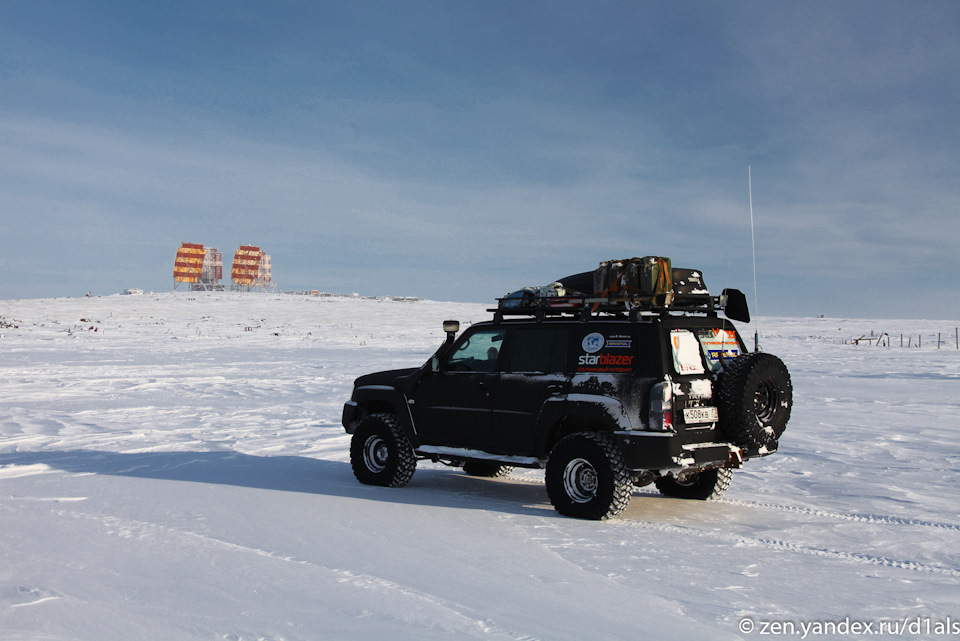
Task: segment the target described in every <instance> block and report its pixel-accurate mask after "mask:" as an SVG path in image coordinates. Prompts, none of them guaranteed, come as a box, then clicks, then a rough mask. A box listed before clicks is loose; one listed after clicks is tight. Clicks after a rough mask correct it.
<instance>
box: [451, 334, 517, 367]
mask: <svg viewBox="0 0 960 641" xmlns="http://www.w3.org/2000/svg"><path fill="white" fill-rule="evenodd" d="M505 335H506V333H505V332H504V331H503V330H502V329H499V328H496V327H491V328H488V329H483V330H480V331H477V332H474V333H473V334H471V335H470V336H468V337H467V338H466V340H464V341H463V342H462V343H460V345H459V346H458V347H457V349H456V350H455V351H454V352H453V353H452V354H450V356H449V358H448V359H447V367H446V369H447V371H450V372H495V371H496V370H497V360H498V359H499V357H500V347H501V345H503V338H504V336H505Z"/></svg>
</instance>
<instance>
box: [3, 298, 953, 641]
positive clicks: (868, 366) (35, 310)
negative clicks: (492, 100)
mask: <svg viewBox="0 0 960 641" xmlns="http://www.w3.org/2000/svg"><path fill="white" fill-rule="evenodd" d="M486 307H487V306H486V305H481V304H462V303H441V302H431V301H417V302H411V301H395V300H389V299H388V300H365V299H353V298H337V297H333V298H320V297H311V296H294V295H281V294H253V293H251V294H237V293H184V292H176V293H165V294H150V295H144V296H107V297H90V298H75V299H35V300H16V301H13V300H8V301H0V334H2V338H0V639H2V640H3V641H13V640H21V639H23V640H27V639H29V640H48V639H51V640H53V639H56V640H61V639H81V640H89V641H109V640H114V639H115V640H118V641H119V640H123V641H131V640H136V639H149V640H167V639H169V640H184V639H222V640H230V641H253V640H269V641H281V640H286V641H293V640H320V639H374V638H385V639H392V640H405V639H410V640H414V639H415V640H417V641H421V640H429V639H483V640H490V641H500V640H518V641H520V640H522V641H534V640H541V641H552V640H561V639H570V640H578V641H583V640H587V639H591V640H593V639H597V640H605V639H631V640H634V639H648V638H656V639H692V638H698V639H736V638H743V639H750V638H765V637H766V638H769V637H770V636H780V637H784V638H793V639H799V638H807V639H815V638H867V637H868V636H869V637H870V638H955V639H956V638H960V625H958V624H957V623H956V622H958V621H960V438H958V434H960V350H957V349H956V346H955V344H954V331H955V329H954V328H955V327H956V326H957V325H958V324H960V323H958V322H957V321H919V320H904V321H892V320H862V319H843V320H839V319H821V318H808V319H784V318H762V319H760V321H759V328H760V331H761V334H762V347H763V348H764V349H765V350H766V351H770V352H773V353H775V354H777V355H779V356H780V357H781V358H783V360H784V361H785V362H786V363H787V365H788V367H789V368H790V371H791V374H792V376H793V381H794V386H795V407H794V411H793V416H792V419H791V422H790V425H789V426H788V428H787V431H786V433H785V434H784V436H783V438H782V441H781V449H780V452H779V453H778V454H777V455H775V456H771V457H768V458H765V459H760V460H755V461H750V462H748V463H747V465H746V466H745V467H744V468H743V469H741V470H738V471H737V472H736V473H735V474H734V479H733V484H732V486H731V488H730V490H729V491H728V492H727V494H726V495H725V496H724V498H723V499H722V500H720V501H716V502H697V501H683V500H676V499H667V498H663V497H660V496H659V495H658V494H657V493H656V491H655V490H654V489H651V488H639V489H637V490H636V491H635V493H634V497H633V499H632V501H631V503H630V505H629V507H628V508H627V510H626V512H625V513H624V514H623V515H622V516H620V517H619V518H617V519H614V520H611V521H607V522H585V521H578V520H574V519H568V518H564V517H561V516H559V515H557V514H556V513H555V512H554V511H553V509H552V507H551V506H550V504H549V502H548V501H547V497H546V492H545V490H544V488H543V485H542V472H539V471H535V470H518V471H516V472H515V473H514V474H513V475H512V476H510V477H507V478H504V479H480V478H472V477H468V476H466V475H464V474H463V473H462V471H460V470H457V469H454V468H448V467H444V466H442V465H438V464H432V463H423V462H421V464H420V465H419V467H418V470H417V473H416V474H415V475H414V478H413V481H412V482H411V483H410V485H409V486H407V487H405V488H400V489H387V488H374V487H367V486H361V485H360V484H358V483H357V482H356V481H355V479H354V478H353V475H352V473H351V470H350V466H349V456H348V446H349V437H348V435H347V434H345V433H344V431H343V428H342V427H341V426H340V414H341V408H342V405H343V402H344V401H345V400H347V399H348V398H349V396H350V391H351V388H352V381H353V379H354V378H355V377H356V376H358V375H360V374H364V373H367V372H370V371H375V370H380V369H389V368H396V367H404V366H413V365H419V364H420V363H422V362H423V361H425V360H426V359H427V358H428V357H429V355H430V354H431V353H432V352H433V350H434V349H435V348H436V347H437V346H438V345H439V344H440V343H441V342H442V340H443V332H442V331H441V322H442V321H443V320H444V319H447V318H456V319H459V320H460V321H461V322H462V323H468V322H471V321H472V322H476V321H480V320H485V319H487V318H488V317H489V314H488V313H487V312H486ZM740 329H741V333H742V334H743V335H744V337H745V338H746V339H747V340H748V342H751V340H752V336H753V327H752V326H743V327H741V328H740ZM871 332H872V333H874V335H879V334H881V333H888V334H889V335H890V336H891V337H892V343H893V344H892V345H891V346H889V347H885V346H877V345H875V344H869V345H868V344H866V343H865V342H861V344H859V345H854V344H849V343H848V342H847V341H849V339H852V338H857V337H859V336H861V335H866V336H870V334H871ZM938 332H941V333H942V335H943V340H944V343H943V344H941V345H940V348H939V349H937V346H936V335H937V333H938ZM901 334H902V335H903V337H904V338H903V340H904V341H905V344H908V342H909V344H910V345H911V347H904V348H901V347H900V346H899V343H900V336H901ZM918 337H921V338H922V343H921V345H922V347H921V348H919V349H918V348H917V347H916V343H917V338H918ZM844 621H846V622H847V627H846V628H844V627H843V625H842V624H843V623H844ZM830 622H832V623H833V627H832V628H831V627H830V626H829V625H828V624H829V623H830ZM881 622H884V623H885V625H886V627H885V628H883V629H882V630H881V629H880V625H881ZM854 623H861V624H862V625H864V626H865V625H869V626H871V627H870V629H869V631H871V632H874V633H875V634H873V635H868V634H859V635H856V634H852V633H851V632H852V628H851V626H852V625H853V624H854ZM838 624H839V625H840V627H837V625H838ZM901 625H902V626H903V627H902V629H899V628H897V627H895V626H901ZM944 625H946V626H947V628H946V629H944ZM818 626H819V627H818ZM938 626H939V627H938ZM954 626H956V627H954ZM860 629H861V631H862V630H863V629H864V628H860ZM764 631H766V633H767V634H765V635H764V634H762V632H764ZM777 631H782V632H783V633H782V634H776V633H777ZM844 631H846V633H844ZM879 632H883V634H879ZM896 632H899V634H897V633H896Z"/></svg>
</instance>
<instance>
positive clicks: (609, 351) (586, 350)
mask: <svg viewBox="0 0 960 641" xmlns="http://www.w3.org/2000/svg"><path fill="white" fill-rule="evenodd" d="M574 338H576V339H577V340H576V341H575V343H574V355H575V356H576V371H577V372H583V373H585V372H595V373H605V374H633V373H636V372H637V371H640V370H639V369H638V367H639V358H638V354H639V351H638V346H637V342H636V332H635V330H634V328H632V327H624V326H622V325H599V324H598V325H594V326H585V327H583V328H581V329H580V330H579V331H578V332H577V333H576V335H575V337H574Z"/></svg>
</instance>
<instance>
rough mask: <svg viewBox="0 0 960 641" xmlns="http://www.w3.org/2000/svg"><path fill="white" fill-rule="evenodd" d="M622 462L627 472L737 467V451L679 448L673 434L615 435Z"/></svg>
mask: <svg viewBox="0 0 960 641" xmlns="http://www.w3.org/2000/svg"><path fill="white" fill-rule="evenodd" d="M615 436H616V438H617V439H618V441H619V444H620V451H621V453H622V454H623V460H624V463H625V464H626V466H627V468H628V469H630V470H635V471H638V470H671V469H684V468H688V467H703V466H716V465H718V464H721V465H727V464H731V463H733V464H739V462H741V461H742V460H743V458H742V453H741V452H740V450H739V448H735V447H733V446H731V445H728V444H726V443H703V444H698V445H692V446H691V445H686V446H684V445H682V444H681V443H680V439H679V437H678V436H677V434H675V433H674V432H632V431H631V432H616V433H615Z"/></svg>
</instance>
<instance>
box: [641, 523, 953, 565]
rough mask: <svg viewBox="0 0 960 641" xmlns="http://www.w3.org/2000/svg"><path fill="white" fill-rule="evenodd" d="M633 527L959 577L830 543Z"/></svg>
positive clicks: (643, 525) (646, 525)
mask: <svg viewBox="0 0 960 641" xmlns="http://www.w3.org/2000/svg"><path fill="white" fill-rule="evenodd" d="M628 525H629V526H631V527H638V528H641V529H644V530H656V531H658V532H669V533H673V534H682V535H687V536H698V537H703V538H707V539H712V540H714V541H721V542H726V543H731V544H733V545H738V546H753V547H763V548H768V549H772V550H782V551H786V552H794V553H797V554H808V555H811V556H819V557H824V558H828V559H835V560H838V561H849V562H855V563H862V564H868V565H876V566H881V567H887V568H895V569H899V570H911V571H914V572H924V573H927V574H939V575H942V576H952V577H960V569H956V568H950V567H943V566H939V565H929V564H927V563H922V562H920V561H909V560H903V559H893V558H890V557H885V556H877V555H873V554H864V553H862V552H844V551H843V550H836V549H832V548H827V547H816V546H810V545H801V544H799V543H792V542H790V541H785V540H781V539H771V538H762V537H753V536H744V535H741V534H734V533H731V532H719V531H713V530H701V529H699V528H694V527H687V526H683V525H669V524H666V523H651V522H646V521H631V522H628Z"/></svg>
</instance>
